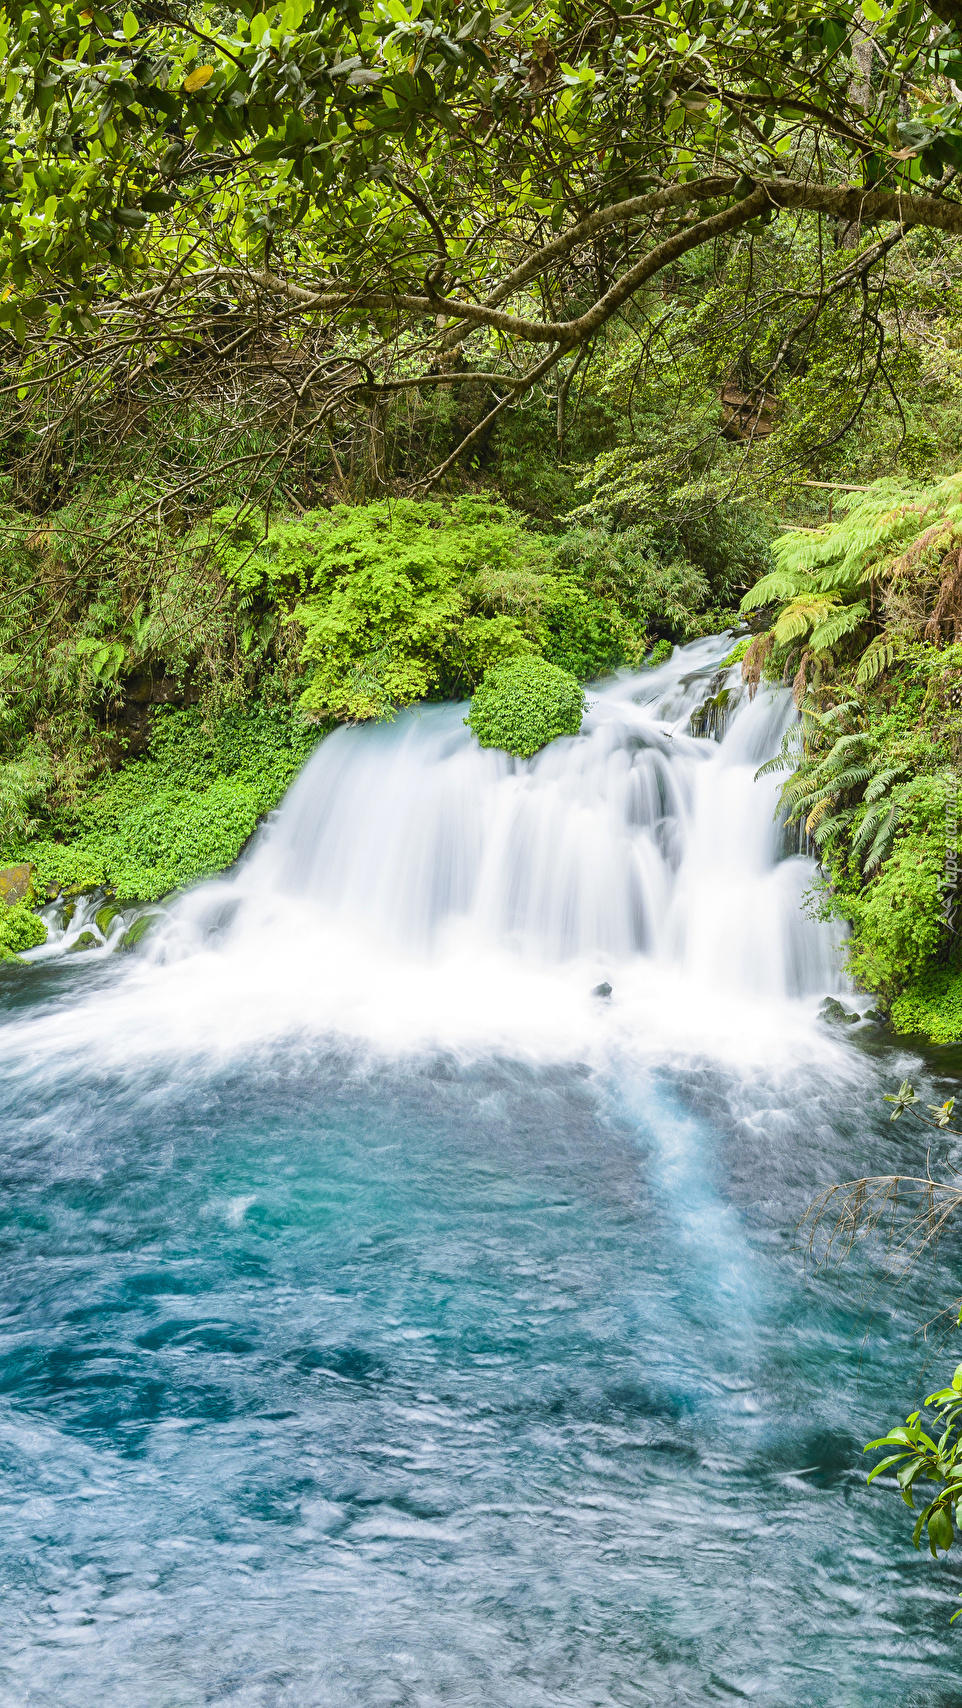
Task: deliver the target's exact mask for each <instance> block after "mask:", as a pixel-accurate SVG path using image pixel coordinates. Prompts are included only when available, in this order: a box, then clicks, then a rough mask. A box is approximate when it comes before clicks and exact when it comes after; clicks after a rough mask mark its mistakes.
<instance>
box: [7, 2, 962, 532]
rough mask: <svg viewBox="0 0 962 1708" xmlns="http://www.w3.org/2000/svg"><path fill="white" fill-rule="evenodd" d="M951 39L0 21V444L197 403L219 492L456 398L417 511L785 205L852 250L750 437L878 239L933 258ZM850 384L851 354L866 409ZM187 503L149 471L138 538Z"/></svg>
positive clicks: (953, 32)
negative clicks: (471, 391) (513, 421)
mask: <svg viewBox="0 0 962 1708" xmlns="http://www.w3.org/2000/svg"><path fill="white" fill-rule="evenodd" d="M959 24H960V17H959V15H958V14H957V9H956V8H955V6H954V5H953V4H952V3H951V0H939V3H938V4H937V5H933V6H932V7H926V6H923V5H921V4H919V3H918V0H896V3H895V4H894V5H893V6H892V7H891V8H889V9H888V10H887V11H885V12H883V11H882V9H881V8H880V7H878V6H876V5H875V4H874V0H867V4H863V5H857V4H855V3H854V0H838V3H837V4H836V5H835V6H833V7H832V9H831V10H830V11H829V12H826V10H825V8H824V6H823V5H821V4H819V3H818V0H775V3H774V4H772V5H769V6H766V7H758V6H752V5H748V4H742V5H736V6H732V5H730V4H729V3H728V0H677V3H673V4H669V3H668V0H658V3H652V0H648V3H646V4H642V5H632V4H627V3H625V0H616V3H615V4H613V5H606V6H604V7H603V8H599V9H598V10H597V11H594V10H592V9H591V8H585V7H583V6H581V5H574V4H571V3H563V0H555V3H542V4H538V5H535V6H531V5H528V4H522V3H521V0H511V3H510V4H506V5H505V7H504V8H503V9H502V10H500V11H498V12H493V11H490V10H488V9H487V8H485V7H478V8H476V9H467V8H464V7H462V6H460V5H457V4H454V3H453V0H439V4H438V5H436V6H435V7H434V8H433V9H432V11H431V13H430V15H428V14H427V13H426V12H425V11H424V10H423V8H422V5H421V4H420V0H411V4H410V5H405V4H404V3H403V0H378V3H377V4H375V5H374V6H372V7H370V8H362V7H361V6H359V5H356V4H353V3H352V0H343V3H339V4H338V5H336V6H332V5H328V4H325V3H324V0H321V3H319V4H317V5H311V4H310V0H280V3H278V4H275V5H267V6H265V5H264V4H262V0H242V4H241V5H240V7H239V8H238V9H237V10H236V11H234V12H233V13H229V14H225V13H224V12H223V10H222V9H221V8H219V7H215V6H214V5H213V4H211V3H210V0H204V3H202V4H200V5H197V6H191V7H189V8H188V7H185V6H180V5H178V4H173V5H165V6H162V7H158V6H150V7H148V8H144V9H142V11H141V13H138V12H137V11H136V10H134V9H131V8H127V9H123V8H122V7H121V6H120V5H117V6H105V7H101V6H99V5H91V6H89V7H84V6H81V5H79V4H74V3H71V4H63V3H60V4H56V5H52V6H50V7H49V8H47V7H44V8H40V9H37V8H35V7H33V6H31V5H27V4H26V3H23V0H13V3H11V4H9V5H7V6H6V7H5V8H4V10H3V13H2V14H0V64H2V71H3V76H2V78H0V84H2V90H3V100H2V102H0V133H2V135H0V194H2V201H0V292H2V300H0V327H5V328H6V333H7V359H8V363H9V371H8V378H7V383H6V386H5V388H4V398H5V401H6V406H7V410H8V423H9V426H10V430H11V432H12V433H14V434H17V433H22V432H26V431H28V430H30V431H32V430H34V427H35V426H36V425H38V424H39V421H40V419H41V417H42V418H43V420H44V432H45V434H47V435H50V438H49V446H48V449H49V450H51V452H52V451H53V449H54V447H56V450H57V455H58V456H59V457H60V458H61V459H66V462H67V463H68V464H70V462H71V459H72V458H73V457H74V456H75V455H76V446H73V447H72V448H70V447H69V445H68V441H69V439H70V432H71V428H70V425H69V424H70V423H72V422H74V421H75V420H76V411H77V407H78V397H82V399H83V401H84V407H85V408H86V409H88V410H89V411H91V412H92V413H93V415H94V416H95V417H96V418H97V419H98V420H99V421H100V422H101V423H102V424H104V425H105V423H106V420H107V418H108V417H109V416H111V414H113V415H114V416H116V412H117V409H118V407H120V408H121V409H123V408H125V407H126V410H127V414H126V416H125V419H126V420H127V421H128V423H129V422H130V421H131V420H133V419H137V418H141V419H143V418H145V416H146V415H147V414H149V412H150V410H151V409H153V410H154V411H156V409H157V407H158V401H159V400H161V399H163V398H165V397H167V398H171V397H180V398H182V397H183V396H185V395H186V394H187V393H188V392H192V391H193V390H194V388H195V387H196V385H197V384H198V383H199V379H200V377H201V376H202V377H203V385H204V387H206V395H207V397H208V400H209V401H210V402H211V411H210V419H211V420H212V421H213V420H214V419H215V418H216V417H217V411H216V409H215V408H214V407H213V401H212V400H213V399H214V398H215V397H217V398H219V399H220V401H221V403H222V404H223V402H224V400H225V398H226V399H229V401H230V409H229V410H228V415H229V416H230V419H231V422H232V424H233V427H234V429H235V430H234V433H233V437H232V438H231V442H230V445H229V446H227V445H226V444H224V443H221V442H220V441H218V445H219V451H218V457H219V462H218V466H219V467H220V469H221V471H222V472H224V471H226V470H227V469H228V468H229V469H230V470H231V471H232V473H233V476H234V477H235V478H236V479H239V480H242V481H246V482H247V483H248V485H250V484H252V483H253V484H256V483H257V482H258V481H264V480H265V479H268V480H270V481H276V479H277V478H278V475H279V472H280V471H281V470H282V469H283V468H284V467H285V466H286V465H287V464H288V463H289V462H290V460H291V458H292V457H293V456H295V455H297V454H298V453H299V452H300V451H301V450H302V449H303V447H305V446H306V445H308V444H310V443H312V442H313V441H314V440H315V439H316V437H317V436H318V435H319V434H321V433H324V432H326V430H327V426H328V424H329V423H331V422H332V421H333V420H334V419H335V418H336V417H337V416H338V414H339V412H342V411H344V410H345V409H348V408H351V409H358V408H369V409H370V408H374V409H377V408H379V407H382V406H385V405H386V404H387V403H389V402H390V401H391V400H392V399H394V398H396V397H397V396H398V395H400V394H401V393H403V392H404V391H405V390H407V389H415V390H417V391H419V392H421V393H422V394H424V393H426V392H430V391H432V390H434V389H435V388H451V387H455V388H458V389H459V390H460V389H463V388H464V387H467V386H474V387H475V388H476V402H477V406H478V409H477V416H476V419H475V422H474V425H469V426H468V427H467V430H466V431H465V432H464V434H463V436H462V437H461V438H460V441H459V442H456V443H455V444H454V445H453V446H452V447H451V449H450V450H449V451H448V452H447V453H446V454H445V455H444V456H442V458H441V461H440V462H438V463H437V464H436V465H435V466H434V468H433V469H429V470H428V471H426V472H425V473H424V474H423V475H422V474H419V475H417V477H416V478H417V480H418V481H424V482H425V483H427V484H430V483H432V482H435V481H437V480H440V479H443V478H444V477H445V475H446V474H447V472H448V471H449V470H450V469H451V467H452V466H453V464H454V463H455V462H456V461H457V460H458V459H462V460H463V459H464V458H467V457H470V455H471V454H472V453H473V452H474V450H475V449H476V448H477V447H478V446H479V445H481V444H483V442H484V440H485V435H486V434H487V433H489V432H490V428H491V425H492V422H493V421H494V420H495V419H499V418H500V417H501V416H502V415H503V414H504V412H505V411H507V410H508V409H509V408H510V407H511V405H512V404H513V403H514V402H515V401H516V400H517V399H518V397H520V396H521V395H522V394H523V393H524V392H525V391H527V390H528V389H530V388H531V387H532V386H535V385H538V384H540V383H541V382H542V381H543V380H545V378H546V376H548V375H554V376H555V379H556V381H557V413H558V438H559V443H563V439H564V431H565V428H564V415H565V400H566V396H567V388H568V387H569V385H570V384H571V382H572V380H573V379H574V377H575V375H574V368H575V366H576V364H577V360H578V356H579V353H580V352H581V351H582V350H585V349H589V348H590V347H591V345H592V342H593V341H594V340H595V339H597V337H598V336H599V335H600V334H601V332H602V331H603V329H604V328H605V327H606V326H607V325H609V324H610V323H611V321H612V319H613V317H615V316H617V315H619V314H621V313H622V312H624V311H625V310H626V306H627V305H629V304H631V303H633V302H635V301H636V299H637V298H638V293H639V292H641V291H643V289H644V287H645V286H646V284H647V282H648V281H649V280H651V279H654V278H655V277H657V276H658V275H660V274H661V273H663V272H664V270H665V269H667V268H674V267H676V266H680V265H682V264H687V260H686V258H689V257H691V256H693V255H695V254H696V253H697V252H705V253H706V254H709V255H713V256H715V255H717V254H718V253H719V251H721V252H723V251H724V249H725V246H726V244H728V243H729V242H730V241H731V240H732V239H733V237H734V236H736V235H737V234H748V235H750V234H752V233H758V232H759V231H760V230H761V229H762V227H763V226H764V224H765V222H768V221H771V220H773V219H777V218H780V217H782V216H787V217H788V218H789V219H790V220H796V219H797V218H798V217H799V216H800V215H801V214H804V213H805V212H806V211H807V212H810V213H812V214H815V215H817V216H819V219H820V220H827V221H828V222H829V224H830V225H831V227H832V229H833V230H834V231H835V234H836V238H837V237H838V236H839V234H844V233H845V232H848V231H850V230H851V231H852V232H854V234H855V246H856V249H857V251H858V252H857V253H856V254H855V255H854V256H853V258H852V260H851V262H850V263H849V262H848V260H845V261H844V263H843V264H840V266H838V267H832V266H829V267H828V269H827V270H826V257H825V250H824V244H823V243H822V240H821V237H820V238H819V243H818V245H817V250H818V253H817V255H816V254H814V253H813V254H812V256H811V258H810V265H809V281H808V283H809V287H810V289H809V290H808V291H807V292H806V293H804V295H805V297H806V304H807V305H806V306H804V307H803V310H802V312H801V314H800V316H798V317H796V321H795V324H794V325H793V326H792V327H790V328H789V329H788V330H787V332H786V338H787V343H785V347H784V349H782V348H781V347H779V349H777V350H775V351H773V355H772V362H771V363H770V364H769V366H770V369H771V372H770V373H761V374H757V375H754V376H751V385H750V388H749V392H748V394H746V398H745V402H744V405H739V409H740V410H741V412H742V415H743V417H744V419H745V421H747V422H749V423H752V422H755V423H756V424H757V422H758V420H759V419H760V416H759V411H761V410H762V409H763V408H764V407H766V405H765V401H764V400H765V397H766V395H767V393H766V387H767V386H768V385H769V384H770V383H772V382H773V381H774V377H775V375H776V374H777V373H778V372H779V371H780V370H781V369H782V367H783V366H784V364H785V362H786V360H788V358H789V356H790V353H791V351H792V349H793V348H794V349H795V350H796V356H795V358H793V360H794V361H795V365H796V366H797V340H798V339H802V340H803V341H804V339H805V338H806V337H807V336H808V332H807V330H806V329H807V328H811V326H812V325H813V324H814V323H815V322H817V321H818V320H819V319H820V317H821V316H822V314H823V313H824V312H826V311H828V310H830V309H831V307H832V304H833V302H834V301H835V298H836V296H837V294H838V292H845V291H848V292H850V293H854V295H855V296H856V298H858V299H859V300H860V299H861V295H862V294H864V287H865V285H866V281H867V279H868V277H869V275H870V273H871V272H872V269H879V268H882V269H884V266H885V260H886V256H887V254H888V252H889V249H890V247H891V246H892V244H895V243H898V242H901V241H902V240H903V239H904V237H905V233H906V231H907V230H909V229H910V228H911V227H912V226H913V225H916V226H924V227H927V228H929V229H932V230H934V231H938V232H943V233H949V234H959V233H962V203H960V202H959V201H958V200H957V199H956V197H955V194H954V190H953V185H952V183H951V181H950V179H951V174H952V173H953V172H954V171H955V170H956V168H957V167H959V166H962V129H960V120H959V107H958V103H957V102H956V100H955V97H954V93H953V89H954V86H955V81H956V79H957V78H958V77H962V45H960V35H959ZM947 173H948V174H949V176H948V177H947ZM878 224H881V225H883V226H884V227H886V228H887V229H888V232H889V235H888V236H886V237H884V238H880V239H876V238H875V237H874V236H873V237H872V239H871V241H870V242H869V243H868V246H867V247H866V246H865V244H864V242H863V237H862V233H863V231H864V232H865V233H866V234H867V233H868V231H869V228H870V227H873V226H875V225H878ZM819 229H820V230H821V227H820V228H819ZM834 243H835V238H833V239H832V241H831V244H830V247H833V246H834ZM816 281H817V288H816V289H815V290H814V295H813V294H812V289H811V287H813V285H814V283H815V282H816ZM793 300H794V301H796V302H797V301H798V299H797V298H796V299H793ZM866 314H867V318H864V317H863V319H864V325H865V327H866V328H870V325H871V324H872V315H871V311H870V310H866ZM875 318H876V319H877V318H878V317H877V315H876V317H875ZM866 336H867V337H869V332H868V331H867V332H866ZM784 342H785V341H784V340H783V343H784ZM869 343H870V344H871V338H870V339H869ZM731 354H732V355H734V354H736V352H734V351H733V352H731ZM881 362H882V352H881V345H879V347H878V348H877V349H875V351H874V354H873V353H872V352H871V350H870V349H868V347H867V352H866V360H865V362H864V363H863V366H864V367H865V371H866V375H867V378H866V384H870V383H872V380H873V375H878V374H879V373H880V372H881V368H880V364H881ZM494 376H497V384H492V379H493V377H494ZM478 388H479V389H478ZM202 389H203V388H202ZM132 406H134V407H133V413H132V414H131V408H132ZM856 407H857V400H856ZM238 411H239V414H238ZM222 419H223V417H222ZM144 433H145V439H148V440H149V437H150V435H149V433H147V432H146V420H145V419H144ZM106 438H107V440H109V438H110V436H109V435H107V436H106ZM111 442H112V441H111ZM188 462H189V459H188ZM200 479H201V477H200V475H199V473H198V471H197V470H196V469H195V468H191V467H190V466H187V467H183V468H181V469H179V470H177V471H175V473H174V476H173V478H171V476H170V473H169V471H165V472H164V476H163V479H162V481H161V488H162V490H161V493H160V494H159V495H158V494H157V493H153V494H147V493H145V500H146V502H145V514H146V513H149V512H150V506H151V504H154V505H156V503H157V502H158V496H159V498H160V499H161V500H162V501H163V502H168V503H172V502H174V501H175V499H176V501H177V502H181V503H182V502H183V501H184V499H185V496H186V497H189V496H191V495H192V494H194V493H195V492H196V490H197V487H198V484H199V482H200Z"/></svg>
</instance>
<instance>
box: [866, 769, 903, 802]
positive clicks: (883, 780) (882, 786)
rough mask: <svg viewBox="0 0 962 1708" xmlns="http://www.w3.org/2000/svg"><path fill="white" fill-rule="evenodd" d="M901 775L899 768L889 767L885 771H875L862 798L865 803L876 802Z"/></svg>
mask: <svg viewBox="0 0 962 1708" xmlns="http://www.w3.org/2000/svg"><path fill="white" fill-rule="evenodd" d="M901 775H902V772H901V769H900V767H899V766H894V767H892V766H890V767H889V768H888V770H886V771H876V773H875V775H874V777H873V778H872V781H871V782H870V783H869V785H868V788H867V789H866V791H865V795H864V797H863V798H864V799H865V800H866V801H877V800H878V798H879V796H880V795H884V794H885V792H886V790H887V789H890V788H891V786H892V784H893V783H894V782H895V781H896V780H897V778H899V777H900V776H901Z"/></svg>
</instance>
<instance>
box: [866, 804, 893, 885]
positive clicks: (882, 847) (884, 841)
mask: <svg viewBox="0 0 962 1708" xmlns="http://www.w3.org/2000/svg"><path fill="white" fill-rule="evenodd" d="M898 822H899V809H898V807H897V806H892V807H891V808H890V810H889V813H888V816H887V818H886V819H885V820H884V822H883V824H882V826H881V829H880V830H879V833H878V835H877V836H876V838H875V841H874V842H873V843H872V846H871V849H870V850H869V854H868V858H867V859H866V861H865V864H864V870H865V871H866V872H873V871H874V870H875V868H876V867H877V866H880V865H881V864H882V861H883V860H884V859H885V857H886V855H887V854H888V853H889V851H890V850H891V847H892V843H893V841H894V838H895V832H896V829H897V827H898Z"/></svg>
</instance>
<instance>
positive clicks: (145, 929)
mask: <svg viewBox="0 0 962 1708" xmlns="http://www.w3.org/2000/svg"><path fill="white" fill-rule="evenodd" d="M159 918H160V914H158V913H138V915H137V917H136V919H133V920H131V922H130V924H129V925H128V927H127V929H126V931H125V932H124V940H123V943H122V944H121V948H122V949H123V951H124V953H126V952H127V950H129V949H136V947H137V945H138V943H142V942H143V940H144V938H145V937H146V936H147V935H148V933H149V932H150V931H151V930H152V929H153V927H154V926H155V925H156V924H157V921H158V919H159Z"/></svg>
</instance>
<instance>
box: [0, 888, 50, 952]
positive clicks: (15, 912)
mask: <svg viewBox="0 0 962 1708" xmlns="http://www.w3.org/2000/svg"><path fill="white" fill-rule="evenodd" d="M46 941H47V927H46V926H45V925H44V922H43V920H42V919H39V918H38V917H37V915H36V914H35V913H34V912H33V911H32V909H31V908H30V905H29V903H28V902H25V901H18V902H17V904H16V906H14V907H4V908H2V909H0V960H4V961H8V960H11V959H12V958H13V957H14V956H15V955H22V954H23V952H24V950H25V949H36V948H37V947H38V946H39V945H40V944H41V943H46Z"/></svg>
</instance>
